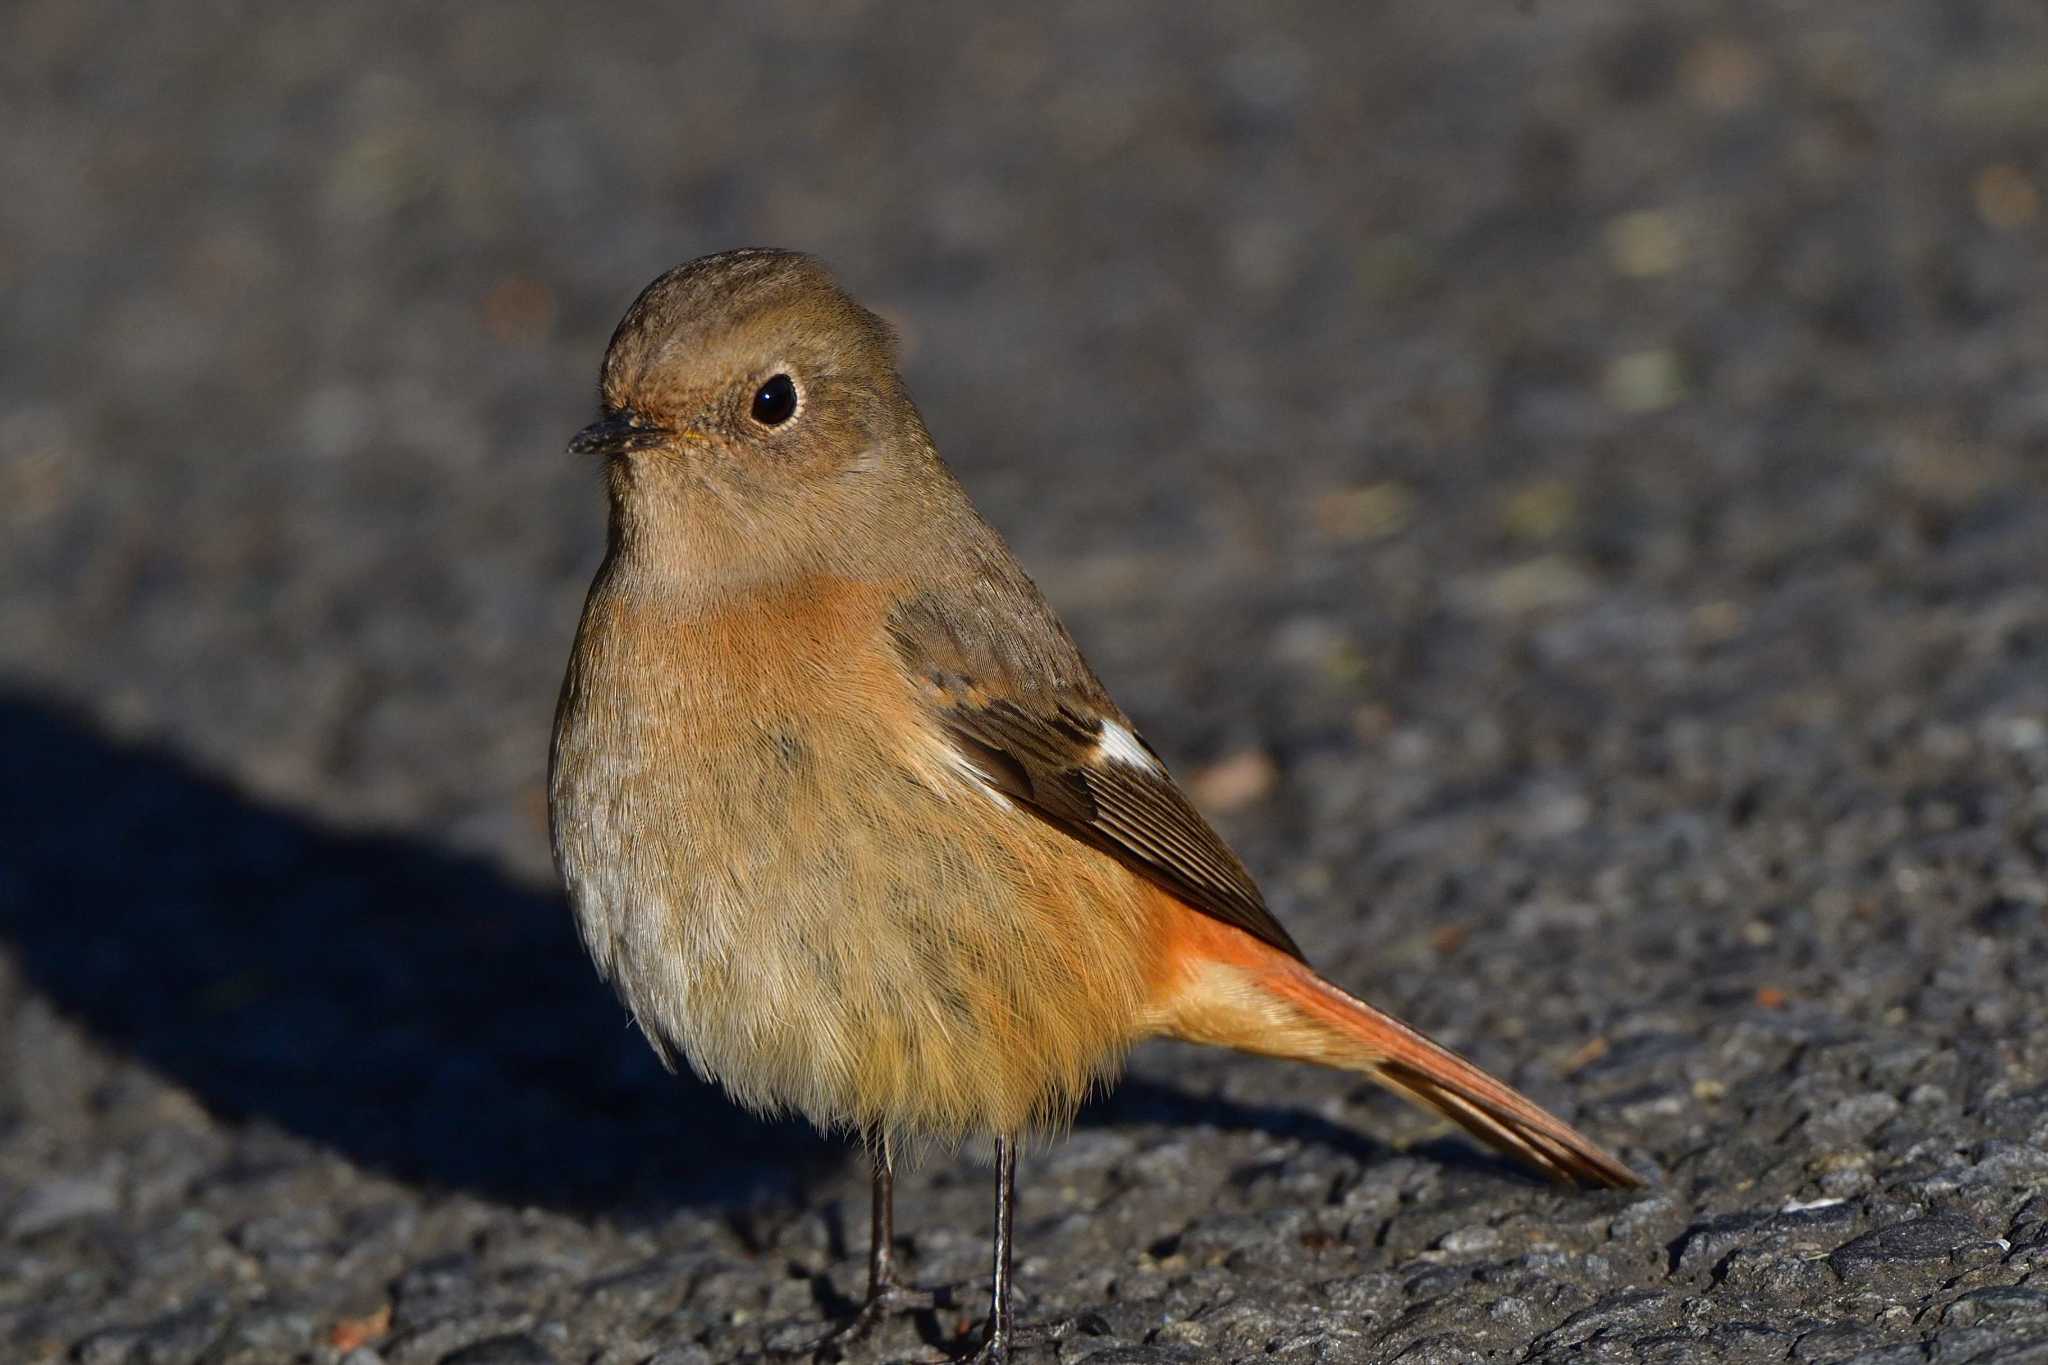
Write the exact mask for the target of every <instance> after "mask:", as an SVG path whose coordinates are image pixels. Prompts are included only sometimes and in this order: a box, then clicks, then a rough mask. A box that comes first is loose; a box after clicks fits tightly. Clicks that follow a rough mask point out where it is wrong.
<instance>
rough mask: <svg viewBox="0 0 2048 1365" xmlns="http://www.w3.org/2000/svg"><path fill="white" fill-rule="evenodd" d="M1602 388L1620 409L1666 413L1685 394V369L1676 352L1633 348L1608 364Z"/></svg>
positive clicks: (1610, 401) (1612, 403) (1637, 412)
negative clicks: (1634, 349) (1633, 349)
mask: <svg viewBox="0 0 2048 1365" xmlns="http://www.w3.org/2000/svg"><path fill="white" fill-rule="evenodd" d="M1600 389H1601V392H1602V393H1603V394H1604V395H1605V396H1606V399H1607V405H1608V406H1609V407H1611V408H1613V409H1614V410H1615V411H1617V412H1625V413H1632V414H1642V413H1650V412H1662V411H1664V409H1666V408H1668V407H1670V406H1671V405H1672V404H1674V403H1676V402H1678V400H1679V399H1681V398H1683V397H1685V372H1684V369H1683V368H1682V367H1681V366H1680V364H1679V361H1678V353H1677V352H1675V351H1671V350H1666V349H1661V348H1660V349H1655V350H1647V351H1631V352H1629V353H1628V354H1626V355H1620V356H1616V357H1615V358H1614V359H1613V360H1612V361H1610V362H1609V363H1608V366H1607V373H1606V375H1605V376H1604V377H1603V378H1602V380H1601V383H1600Z"/></svg>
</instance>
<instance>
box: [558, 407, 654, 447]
mask: <svg viewBox="0 0 2048 1365" xmlns="http://www.w3.org/2000/svg"><path fill="white" fill-rule="evenodd" d="M668 439H669V433H668V432H666V431H664V430H663V429H662V428H660V427H658V426H656V425H654V424H653V423H652V422H649V421H648V420H647V419H646V418H644V417H642V416H641V415H640V414H639V413H637V412H635V411H633V410H632V409H631V408H614V409H612V410H611V411H609V412H607V413H606V414H605V415H604V416H602V417H600V418H598V419H597V420H596V421H595V422H592V423H591V424H590V425H589V426H587V427H585V428H583V430H581V431H579V432H577V433H576V436H575V439H574V440H572V441H570V442H569V449H570V451H571V452H572V453H574V454H577V455H623V454H625V453H626V452H627V451H630V450H645V449H647V447H649V446H657V445H660V444H661V443H662V442H663V441H666V440H668Z"/></svg>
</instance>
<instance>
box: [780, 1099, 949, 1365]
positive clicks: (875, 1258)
mask: <svg viewBox="0 0 2048 1365" xmlns="http://www.w3.org/2000/svg"><path fill="white" fill-rule="evenodd" d="M873 1161H874V1194H873V1198H872V1200H871V1202H870V1205H869V1214H870V1216H869V1221H868V1232H869V1235H868V1296H867V1299H866V1301H865V1302H863V1303H862V1304H861V1306H860V1311H859V1312H857V1313H855V1314H854V1315H853V1317H852V1318H850V1319H848V1320H847V1321H846V1322H844V1323H841V1324H840V1325H839V1326H838V1327H835V1328H833V1329H832V1330H831V1331H830V1332H828V1333H826V1334H825V1337H824V1339H823V1340H821V1341H819V1342H818V1343H817V1345H816V1346H815V1347H812V1348H810V1349H811V1351H812V1354H813V1357H814V1358H815V1359H818V1360H836V1359H837V1358H838V1356H839V1352H840V1348H841V1347H843V1346H846V1345H849V1344H851V1343H853V1342H856V1341H858V1340H860V1339H861V1338H862V1337H864V1336H866V1335H867V1334H868V1333H869V1332H872V1331H874V1330H875V1328H876V1327H877V1326H878V1325H879V1324H880V1323H881V1322H882V1320H883V1319H884V1318H886V1317H888V1316H889V1315H890V1314H891V1313H893V1312H897V1311H900V1310H903V1309H918V1308H930V1307H932V1306H933V1298H932V1296H931V1295H930V1294H927V1293H922V1292H919V1291H917V1290H914V1289H910V1288H907V1287H906V1286H904V1285H903V1284H902V1283H901V1282H900V1281H898V1280H897V1278H896V1162H895V1158H894V1155H893V1153H891V1151H890V1150H889V1135H888V1134H887V1133H883V1134H881V1135H880V1136H879V1137H877V1138H876V1139H875V1144H874V1148H873Z"/></svg>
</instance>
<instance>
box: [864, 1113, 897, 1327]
mask: <svg viewBox="0 0 2048 1365" xmlns="http://www.w3.org/2000/svg"><path fill="white" fill-rule="evenodd" d="M895 1287H896V1161H895V1157H894V1155H893V1154H892V1153H891V1152H890V1151H889V1135H888V1134H887V1133H883V1134H882V1136H881V1138H880V1140H879V1141H877V1142H876V1144H875V1195H874V1201H873V1204H872V1205H871V1212H870V1216H869V1219H868V1299H869V1300H870V1301H871V1302H872V1301H873V1300H875V1299H879V1298H884V1297H886V1296H887V1295H888V1293H889V1291H890V1290H892V1289H894V1288H895Z"/></svg>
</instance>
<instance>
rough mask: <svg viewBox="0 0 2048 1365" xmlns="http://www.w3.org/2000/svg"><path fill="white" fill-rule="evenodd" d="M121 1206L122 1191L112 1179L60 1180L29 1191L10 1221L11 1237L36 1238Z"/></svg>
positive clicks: (62, 1177) (73, 1177)
mask: <svg viewBox="0 0 2048 1365" xmlns="http://www.w3.org/2000/svg"><path fill="white" fill-rule="evenodd" d="M120 1206H121V1196H120V1191H119V1190H118V1189H116V1188H115V1185H114V1181H113V1178H112V1177H111V1176H106V1175H93V1176H83V1175H60V1176H56V1177H53V1178H52V1179H49V1180H45V1181H43V1182H42V1183H40V1184H37V1185H33V1186H31V1187H30V1188H29V1192H28V1194H27V1195H26V1196H25V1197H24V1198H23V1199H22V1201H21V1202H20V1203H19V1204H17V1205H16V1206H15V1209H14V1216H13V1217H11V1218H9V1219H8V1220H7V1235H8V1236H10V1237H33V1236H35V1235H36V1234H37V1233H39V1232H48V1231H49V1230H50V1229H51V1228H55V1227H62V1226H63V1225H64V1224H66V1223H74V1222H77V1221H78V1220H79V1219H81V1218H92V1217H97V1216H98V1215H100V1214H106V1213H113V1212H114V1211H115V1210H117V1209H118V1208H120Z"/></svg>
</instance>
